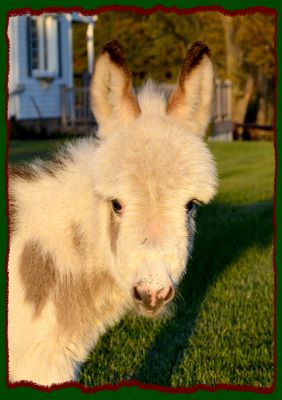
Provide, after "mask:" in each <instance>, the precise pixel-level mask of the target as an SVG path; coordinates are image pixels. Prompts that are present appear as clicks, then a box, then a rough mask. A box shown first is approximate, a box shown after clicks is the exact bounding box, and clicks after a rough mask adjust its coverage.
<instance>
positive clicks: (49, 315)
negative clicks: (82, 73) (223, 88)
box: [8, 41, 217, 386]
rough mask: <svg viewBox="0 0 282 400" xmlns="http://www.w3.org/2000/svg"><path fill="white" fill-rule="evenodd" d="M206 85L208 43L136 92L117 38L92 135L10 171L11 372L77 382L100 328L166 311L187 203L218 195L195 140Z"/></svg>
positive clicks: (102, 66) (96, 92)
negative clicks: (172, 74) (161, 82)
mask: <svg viewBox="0 0 282 400" xmlns="http://www.w3.org/2000/svg"><path fill="white" fill-rule="evenodd" d="M212 92H213V66H212V62H211V58H210V53H209V49H208V47H207V46H206V45H205V44H203V43H200V42H196V43H194V44H193V45H192V46H191V48H190V49H189V50H188V52H187V56H186V58H185V60H184V62H183V65H182V68H181V72H180V75H179V80H178V83H177V85H176V88H175V90H174V91H173V92H172V93H171V94H168V93H166V91H165V90H162V88H161V87H159V86H156V85H154V84H153V83H152V82H147V83H146V84H145V86H144V87H143V88H142V89H141V90H140V91H139V93H138V94H137V95H135V94H134V91H133V89H132V84H131V77H130V73H129V70H128V67H127V65H126V62H125V57H124V53H123V49H122V47H121V45H120V44H119V43H117V42H116V41H113V42H110V43H108V44H107V45H106V46H105V47H104V49H103V52H102V54H101V55H100V57H99V58H98V60H97V63H96V66H95V74H94V77H93V80H92V83H91V99H92V107H93V112H94V113H95V116H96V119H97V121H98V124H99V129H98V133H97V136H98V139H94V138H87V139H83V140H79V141H78V142H77V143H76V144H75V145H73V144H70V145H68V146H67V147H66V148H65V149H64V150H62V151H61V152H60V153H59V154H57V156H56V158H55V159H53V160H51V161H48V162H42V161H36V162H34V163H32V164H31V165H26V166H24V167H12V168H11V169H10V176H9V211H10V212H9V215H10V256H9V266H8V271H9V303H8V350H9V353H8V355H9V379H10V381H11V382H15V381H20V380H24V381H31V382H34V383H36V384H40V385H46V386H50V385H52V384H60V383H64V382H66V381H71V380H75V379H76V378H77V372H78V370H79V365H80V364H81V363H83V362H84V361H85V359H86V358H87V355H88V354H89V351H90V350H91V349H92V348H93V346H94V345H95V343H96V342H97V339H98V338H99V336H100V335H101V334H103V333H104V332H105V330H106V329H107V328H108V327H109V326H112V325H113V324H114V323H116V322H117V321H119V320H120V318H121V317H123V316H124V315H125V313H126V312H127V311H128V310H130V309H132V308H135V309H136V311H137V313H139V314H142V315H144V316H155V315H158V314H161V313H162V312H164V311H165V309H166V307H167V304H168V303H169V302H170V301H171V300H172V299H173V297H174V293H175V289H176V287H177V284H178V282H179V280H180V278H181V277H182V275H183V274H184V272H185V269H186V263H187V259H188V256H189V253H190V251H191V247H192V246H191V245H192V240H193V232H194V227H193V214H194V209H195V206H194V204H195V203H197V202H199V203H206V202H208V201H209V200H210V199H211V198H212V197H213V196H214V194H215V191H216V181H217V178H216V169H215V165H214V162H213V159H212V156H211V154H210V152H209V150H208V149H207V147H206V145H205V143H204V141H203V136H204V134H205V130H206V128H207V125H208V122H209V119H210V111H211V101H212Z"/></svg>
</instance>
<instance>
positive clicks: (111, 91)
mask: <svg viewBox="0 0 282 400" xmlns="http://www.w3.org/2000/svg"><path fill="white" fill-rule="evenodd" d="M90 93H91V106H92V111H93V113H94V115H95V117H96V119H97V122H98V124H99V125H103V124H106V123H107V122H108V121H110V120H119V122H121V123H123V124H126V123H127V122H128V121H129V120H131V119H133V118H136V117H137V116H138V115H139V114H140V108H139V105H138V102H137V99H136V97H135V95H134V93H133V88H132V81H131V74H130V71H129V69H128V67H127V64H126V60H125V55H124V51H123V48H122V46H121V45H120V44H119V43H118V42H117V41H116V40H114V41H112V42H109V43H107V44H106V45H105V46H104V48H103V50H102V54H101V55H100V56H99V58H98V60H97V62H96V65H95V70H94V75H93V78H92V81H91V88H90Z"/></svg>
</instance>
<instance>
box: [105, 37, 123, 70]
mask: <svg viewBox="0 0 282 400" xmlns="http://www.w3.org/2000/svg"><path fill="white" fill-rule="evenodd" d="M104 53H108V55H109V57H110V59H111V61H112V62H113V63H114V64H116V65H117V66H118V67H119V68H124V69H126V70H128V68H127V65H126V59H125V53H124V50H123V47H122V45H121V44H120V43H119V42H118V41H117V40H112V41H111V42H108V43H106V44H105V46H104V47H103V50H102V54H104Z"/></svg>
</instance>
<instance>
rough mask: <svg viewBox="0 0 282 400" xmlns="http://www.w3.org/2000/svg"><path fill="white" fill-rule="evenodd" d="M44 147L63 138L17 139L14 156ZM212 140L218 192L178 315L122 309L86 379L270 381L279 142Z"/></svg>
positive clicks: (202, 216) (202, 218)
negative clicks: (124, 313) (158, 316)
mask: <svg viewBox="0 0 282 400" xmlns="http://www.w3.org/2000/svg"><path fill="white" fill-rule="evenodd" d="M46 146H50V147H51V148H54V146H56V143H55V142H52V141H50V140H48V141H45V142H44V141H42V142H31V141H29V142H16V141H11V144H10V161H11V162H16V161H21V160H23V159H29V158H30V157H31V156H32V155H34V154H38V155H42V156H46ZM209 147H210V148H211V150H212V152H213V154H214V155H215V158H216V160H217V164H218V169H219V175H220V187H219V194H218V196H217V197H216V199H215V200H214V201H213V203H212V204H210V205H207V206H204V207H202V208H200V209H199V212H198V218H197V219H198V223H197V230H198V233H197V235H196V241H195V248H194V252H193V256H192V260H191V261H190V263H189V265H188V271H187V274H186V276H185V278H184V279H183V281H182V283H181V285H180V292H179V293H180V295H179V296H178V299H177V300H176V304H175V306H176V307H175V313H174V315H173V316H172V317H171V318H170V319H167V320H146V319H144V318H141V317H136V316H133V315H132V316H131V315H130V316H128V317H127V318H125V319H124V320H123V321H122V322H120V323H119V324H118V325H117V326H116V327H115V328H113V329H111V330H110V331H109V332H108V333H107V334H106V335H104V336H103V337H102V338H101V339H100V340H99V342H98V345H97V346H96V348H95V350H94V351H93V352H92V354H91V355H90V357H89V360H88V361H87V362H86V363H85V365H84V366H83V368H82V371H81V375H80V382H81V383H83V384H85V385H87V386H94V385H95V386H96V385H103V384H107V383H117V382H119V381H121V380H129V379H138V380H139V381H141V382H143V383H151V384H158V385H162V386H172V387H188V386H193V385H195V384H197V383H203V384H207V385H215V384H220V383H225V384H232V385H252V386H256V387H269V386H271V385H272V383H273V377H274V365H273V352H274V350H273V347H274V343H273V311H274V306H273V304H274V295H273V291H274V289H273V287H274V273H273V265H272V240H273V226H272V206H273V186H274V148H273V143H269V142H235V143H209Z"/></svg>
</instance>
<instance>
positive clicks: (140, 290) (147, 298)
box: [132, 283, 175, 315]
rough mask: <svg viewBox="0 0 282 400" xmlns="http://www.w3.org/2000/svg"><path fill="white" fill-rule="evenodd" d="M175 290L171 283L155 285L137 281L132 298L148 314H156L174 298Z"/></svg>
mask: <svg viewBox="0 0 282 400" xmlns="http://www.w3.org/2000/svg"><path fill="white" fill-rule="evenodd" d="M174 294H175V290H174V288H173V287H172V285H170V284H166V285H165V286H163V287H161V288H160V287H154V286H152V285H149V284H146V283H136V284H134V285H133V288H132V298H133V300H134V302H135V304H136V305H137V308H138V309H139V310H140V309H141V311H144V312H145V314H146V315H150V314H151V315H154V314H156V313H157V312H158V311H159V310H161V308H162V307H163V306H164V305H166V304H168V303H169V302H170V301H171V300H172V299H173V298H174Z"/></svg>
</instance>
